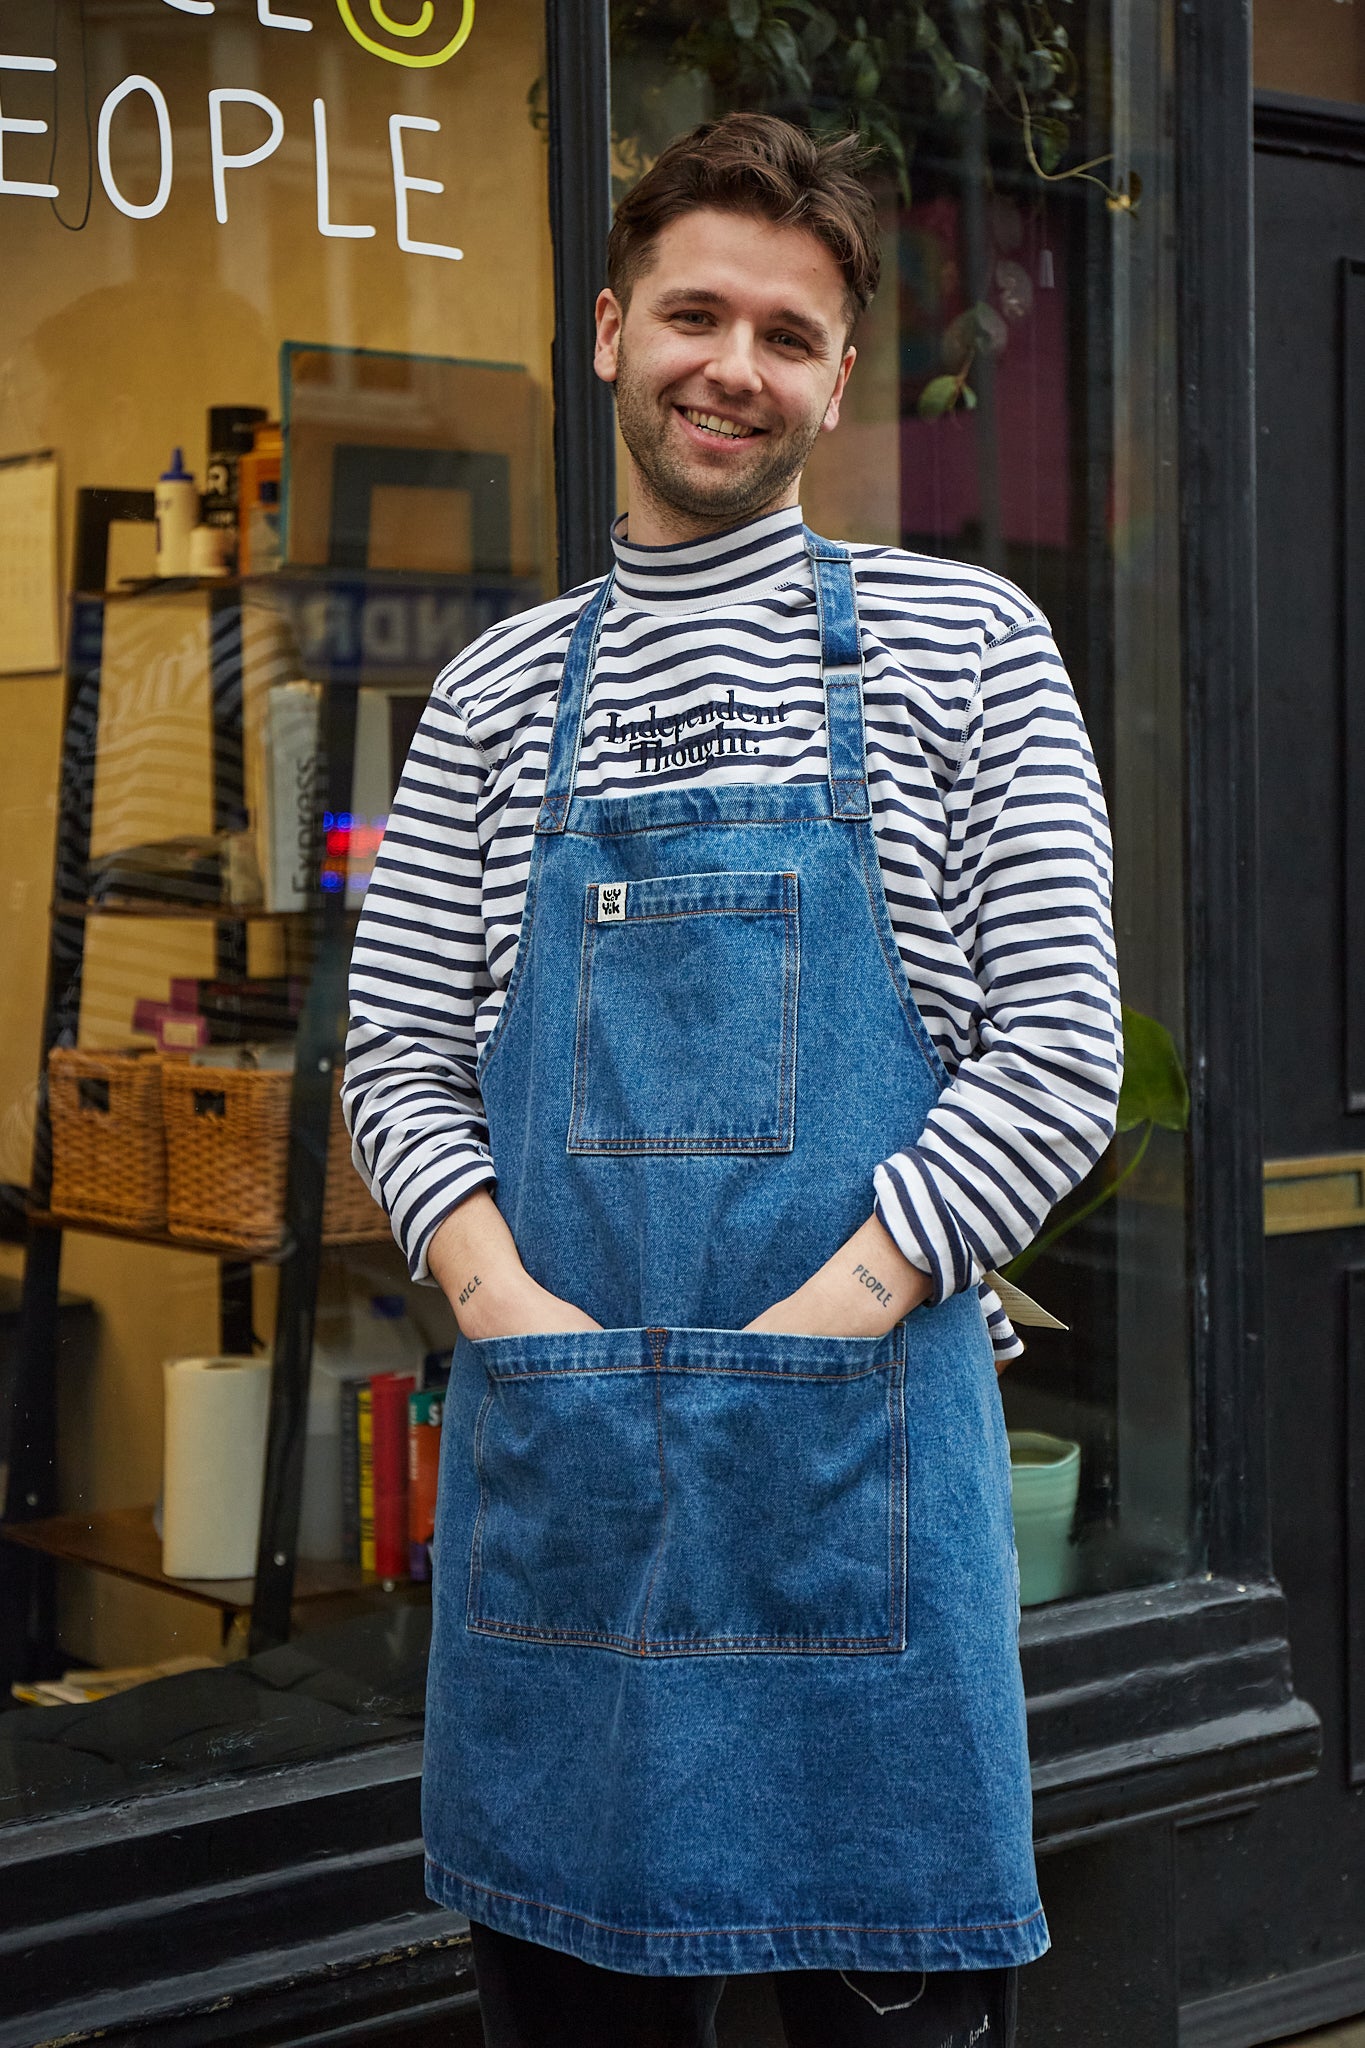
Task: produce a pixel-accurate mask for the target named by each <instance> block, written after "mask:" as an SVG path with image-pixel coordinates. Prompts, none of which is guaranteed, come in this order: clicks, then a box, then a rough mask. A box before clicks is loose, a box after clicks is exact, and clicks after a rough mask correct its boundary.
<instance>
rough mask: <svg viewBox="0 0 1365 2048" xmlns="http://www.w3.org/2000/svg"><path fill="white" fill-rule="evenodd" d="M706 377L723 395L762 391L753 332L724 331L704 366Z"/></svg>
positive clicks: (735, 329) (740, 328) (739, 329)
mask: <svg viewBox="0 0 1365 2048" xmlns="http://www.w3.org/2000/svg"><path fill="white" fill-rule="evenodd" d="M706 375H707V376H708V377H709V378H710V380H711V382H712V383H713V384H716V385H719V387H720V389H721V390H722V391H734V392H740V391H749V392H759V391H761V390H762V389H763V379H762V377H761V376H760V375H759V369H758V359H757V355H756V353H755V349H754V336H753V332H752V330H751V329H749V328H747V327H741V326H736V327H730V328H727V329H726V330H725V332H724V333H723V334H722V335H721V336H720V337H719V339H718V342H717V346H716V349H715V352H714V354H713V355H712V357H711V360H710V362H709V363H708V364H707V365H706Z"/></svg>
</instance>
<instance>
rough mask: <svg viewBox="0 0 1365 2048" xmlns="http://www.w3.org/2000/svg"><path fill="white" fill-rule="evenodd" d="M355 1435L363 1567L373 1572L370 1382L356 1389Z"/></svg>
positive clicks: (372, 1453)
mask: <svg viewBox="0 0 1365 2048" xmlns="http://www.w3.org/2000/svg"><path fill="white" fill-rule="evenodd" d="M355 1409H356V1416H355V1436H356V1464H357V1493H358V1497H359V1501H360V1514H359V1522H360V1569H361V1570H362V1571H363V1572H372V1571H373V1570H374V1568H375V1564H374V1403H373V1399H372V1393H371V1387H370V1382H369V1381H368V1380H364V1381H362V1382H361V1384H360V1386H358V1387H357V1388H356V1397H355Z"/></svg>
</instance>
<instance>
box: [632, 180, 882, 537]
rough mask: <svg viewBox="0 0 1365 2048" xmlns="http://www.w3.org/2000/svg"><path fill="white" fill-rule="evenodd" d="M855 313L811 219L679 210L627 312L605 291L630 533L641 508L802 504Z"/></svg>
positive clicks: (834, 401) (676, 512)
mask: <svg viewBox="0 0 1365 2048" xmlns="http://www.w3.org/2000/svg"><path fill="white" fill-rule="evenodd" d="M847 325H848V316H847V301H846V293H845V286H844V278H843V273H842V271H841V270H840V268H839V266H838V264H837V263H836V262H835V260H834V258H833V256H832V255H831V254H830V252H829V250H828V249H826V248H825V246H824V244H823V243H822V242H820V241H818V240H817V239H816V237H815V236H814V235H812V234H809V233H808V232H807V231H806V230H805V229H804V228H793V227H778V226H776V225H775V224H774V223H773V222H771V221H767V220H763V219H762V218H760V217H758V216H756V215H752V214H741V213H730V212H726V211H723V210H721V209H718V208H714V207H704V208H700V209H698V210H697V211H696V212H693V213H687V214H683V215H681V216H680V217H679V218H678V219H677V220H675V221H671V222H670V223H669V225H668V226H667V227H666V228H664V229H663V230H662V231H661V232H660V234H659V235H658V237H657V239H656V240H655V242H654V245H653V248H652V250H651V260H650V262H649V265H648V268H647V269H646V270H645V271H644V272H643V273H642V274H641V275H640V276H639V277H638V278H637V279H636V281H635V285H634V288H633V290H632V292H631V294H630V301H629V306H628V308H627V310H626V312H625V314H624V316H623V315H622V312H621V308H620V305H619V304H618V302H617V300H616V297H615V295H614V294H613V293H612V292H609V291H605V292H603V293H602V294H601V296H600V297H599V299H598V301H597V353H596V357H595V363H596V369H597V374H598V376H599V377H601V378H602V379H603V380H604V382H606V383H608V384H614V385H615V386H616V410H617V417H618V419H619V420H620V424H621V433H622V436H623V437H624V440H625V443H626V447H627V448H628V449H629V451H630V455H631V464H632V473H631V482H632V496H631V513H632V529H631V530H632V533H635V532H636V513H637V512H638V511H641V510H644V509H645V508H646V507H648V509H649V510H651V511H653V512H654V513H655V514H657V515H659V516H661V517H662V518H663V519H664V520H665V521H668V520H669V516H670V515H672V518H673V520H677V519H679V518H681V520H682V522H683V523H684V524H686V525H689V526H694V525H700V526H702V527H706V526H726V525H733V524H735V523H737V522H738V521H740V520H742V519H749V518H752V517H754V516H755V515H756V514H757V513H760V512H764V511H770V510H774V509H776V508H777V507H778V506H780V505H787V504H794V503H795V502H796V494H797V488H798V485H799V482H800V477H801V471H802V469H803V468H804V467H805V463H806V458H807V457H808V456H809V454H810V452H811V449H812V448H813V447H814V445H815V439H816V436H817V435H818V434H819V433H820V432H821V431H822V430H823V431H826V432H828V431H829V430H830V429H831V428H832V427H834V426H835V425H837V423H838V419H839V400H840V397H841V396H842V393H843V388H844V384H845V382H846V380H847V378H848V373H849V371H850V370H851V369H852V367H853V358H854V350H853V349H851V348H849V347H848V346H847V345H846V339H845V337H846V330H847ZM639 500H643V501H644V502H643V504H641V503H639V502H637V501H639ZM638 537H639V536H638V535H637V538H638Z"/></svg>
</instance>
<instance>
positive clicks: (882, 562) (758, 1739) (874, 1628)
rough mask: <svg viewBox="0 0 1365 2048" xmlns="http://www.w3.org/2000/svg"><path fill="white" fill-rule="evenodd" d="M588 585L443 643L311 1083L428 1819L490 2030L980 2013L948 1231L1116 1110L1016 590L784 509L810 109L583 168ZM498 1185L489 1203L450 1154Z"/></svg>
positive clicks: (996, 1226)
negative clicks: (355, 1308)
mask: <svg viewBox="0 0 1365 2048" xmlns="http://www.w3.org/2000/svg"><path fill="white" fill-rule="evenodd" d="M607 267H608V288H607V289H606V290H605V291H603V293H602V294H601V296H600V298H599V299H598V302H597V358H596V361H597V370H598V374H599V375H600V376H601V377H603V378H604V379H605V380H606V381H607V382H609V383H611V384H613V385H614V387H615V391H616V399H617V407H618V414H619V419H620V424H621V431H622V434H623V436H624V438H625V442H626V446H627V449H628V451H629V456H630V468H629V510H628V513H627V517H626V520H625V523H624V528H623V530H622V531H620V532H619V533H618V536H617V539H616V567H615V571H614V574H613V577H612V578H611V579H608V580H606V581H604V582H602V583H600V584H594V585H592V586H591V587H589V588H588V589H585V590H577V591H572V592H569V593H568V594H566V595H565V596H563V597H561V598H559V599H557V600H555V601H554V602H552V603H550V604H547V605H543V606H540V607H539V608H537V609H536V610H534V611H532V612H530V613H527V614H525V615H524V616H523V617H520V618H517V619H514V620H512V621H510V622H508V623H505V624H503V625H501V626H498V627H496V628H495V629H494V630H493V631H491V632H490V633H488V634H486V635H484V636H483V638H482V639H481V640H479V641H478V642H476V643H475V645H474V646H472V647H471V648H469V649H468V650H466V652H465V653H464V654H463V655H461V656H460V658H459V659H458V660H457V661H456V662H455V663H454V664H453V665H452V666H451V668H450V669H448V670H447V671H446V672H445V674H444V675H442V676H441V677H440V679H439V680H438V682H437V684H436V688H435V691H434V694H433V698H432V702H431V706H430V708H429V710H428V713H427V715H426V717H425V719H424V723H423V726H422V729H421V732H420V733H419V736H418V739H417V741H416V743H415V745H414V747H413V751H412V755H411V757H410V760H409V763H408V766H407V769H406V771H405V774H404V777H403V783H402V787H401V789H400V791H399V794H398V797H397V800H396V802H395V804H394V809H393V814H392V817H391V820H390V824H389V828H388V832H387V835H386V838H385V841H384V847H383V851H382V854H381V857H380V860H379V863H378V865H377V867H376V870H375V876H374V881H373V883H372V885H371V888H370V892H369V895H368V898H367V903H366V909H365V915H364V918H363V920H362V924H361V928H360V932H359V935H358V938H357V943H356V953H355V961H354V968H353V978H352V996H353V1023H352V1032H351V1041H350V1048H349V1066H348V1071H347V1083H346V1092H347V1107H348V1114H349V1116H350V1120H351V1126H352V1130H353V1133H354V1139H355V1146H356V1156H357V1160H358V1162H359V1163H360V1165H361V1167H362V1169H363V1170H364V1171H365V1172H366V1173H367V1175H368V1176H369V1177H370V1179H371V1181H372V1183H373V1185H374V1187H375V1190H376V1192H377V1193H378V1195H379V1196H380V1198H381V1199H382V1200H383V1201H384V1203H385V1205H386V1207H387V1208H388V1210H389V1213H390V1215H391V1217H392V1219H393V1223H394V1228H395V1232H396V1234H397V1236H398V1238H399V1240H400V1242H401V1243H402V1244H403V1246H404V1247H405V1249H406V1251H407V1254H408V1257H409V1260H410V1262H411V1267H412V1271H413V1273H414V1275H415V1276H416V1277H417V1278H419V1279H425V1278H430V1279H432V1280H434V1281H435V1282H436V1283H438V1284H439V1285H440V1286H442V1287H443V1288H444V1289H445V1292H446V1294H447V1295H448V1297H449V1299H450V1301H451V1303H452V1305H453V1306H454V1308H455V1312H456V1315H457V1317H458V1320H459V1323H460V1328H461V1332H462V1336H461V1341H460V1343H459V1345H458V1346H457V1349H456V1355H455V1362H454V1369H453V1374H452V1382H451V1395H450V1400H449V1403H448V1407H447V1425H446V1436H445V1443H444V1447H443V1468H442V1474H441V1502H440V1522H439V1528H438V1533H437V1540H436V1565H435V1589H434V1590H435V1628H434V1638H433V1645H432V1654H431V1668H430V1682H429V1694H428V1719H427V1750H426V1771H425V1778H424V1791H423V1823H424V1833H425V1837H426V1846H427V1854H428V1883H429V1889H430V1891H431V1894H432V1896H433V1897H434V1898H436V1899H439V1900H440V1901H442V1902H443V1903H445V1904H446V1905H448V1906H451V1907H456V1908H459V1909H462V1910H464V1911H465V1912H467V1913H468V1915H469V1917H470V1920H471V1922H472V1924H473V1927H474V1953H475V1962H476V1967H477V1970H478V1975H479V1983H480V1990H481V1997H482V2006H483V2013H484V2024H485V2028H486V2030H487V2037H488V2040H489V2041H490V2043H493V2044H497V2048H529V2044H533V2043H534V2044H543V2043H545V2044H547V2043H551V2042H554V2043H570V2042H573V2043H578V2042H582V2043H589V2042H592V2043H597V2044H602V2043H611V2044H618V2043H619V2044H621V2048H634V2044H644V2043H656V2042H658V2043H664V2042H667V2043H679V2044H682V2043H687V2044H703V2043H706V2042H709V2041H712V2040H713V2039H714V2034H713V2018H714V2012H715V2008H716V2004H717V2001H718V1999H719V1996H720V1992H721V1989H722V1987H723V1983H724V1979H725V1975H726V1973H727V1972H733V1971H739V1972H746V1971H760V1970H762V1971H774V1972H777V1973H778V1975H777V1978H776V1982H777V1987H778V1995H779V2001H780V2004H781V2006H782V2011H783V2018H784V2024H785V2027H786V2030H787V2035H788V2040H789V2042H790V2043H791V2044H792V2048H817V2044H818V2048H831V2044H845V2043H847V2044H859V2043H864V2042H867V2043H882V2044H884V2048H917V2044H929V2043H932V2044H933V2048H946V2044H948V2043H952V2044H953V2048H959V2044H965V2043H967V2042H969V2041H971V2042H975V2041H985V2042H987V2043H989V2042H990V2041H992V2040H996V2039H999V2040H1001V2041H1005V2040H1008V2039H1009V2038H1010V2034H1011V2030H1012V2021H1011V2017H1010V2015H1011V2013H1012V2009H1013V1973H1014V1968H1015V1966H1016V1965H1018V1964H1020V1963H1022V1962H1026V1961H1029V1960H1031V1959H1032V1958H1034V1957H1036V1956H1037V1955H1039V1954H1040V1953H1041V1952H1042V1950H1043V1949H1044V1948H1045V1947H1046V1944H1047V1935H1046V1929H1045V1926H1044V1922H1043V1917H1042V1908H1041V1906H1040V1904H1039V1901H1038V1896H1037V1891H1036V1885H1035V1879H1034V1871H1033V1863H1032V1853H1031V1843H1030V1808H1029V1788H1028V1764H1027V1756H1026V1751H1025V1734H1024V1713H1023V1698H1022V1690H1021V1686H1020V1679H1019V1668H1018V1654H1017V1619H1018V1609H1017V1604H1016V1580H1015V1576H1014V1569H1013V1559H1012V1542H1011V1525H1010V1506H1009V1466H1008V1451H1007V1446H1006V1442H1005V1436H1004V1428H1003V1422H1002V1418H1001V1411H1000V1402H999V1395H998V1392H997V1389H996V1379H995V1373H994V1371H993V1370H992V1350H993V1349H994V1358H995V1361H996V1363H997V1364H998V1363H1000V1362H1003V1360H1004V1359H1006V1358H1008V1357H1009V1356H1011V1355H1013V1354H1014V1352H1016V1351H1017V1350H1018V1349H1019V1348H1020V1347H1019V1345H1018V1342H1017V1339H1016V1338H1015V1337H1014V1334H1013V1332H1012V1330H1011V1329H1010V1327H1009V1325H1008V1322H1007V1321H1006V1319H1005V1316H1004V1314H1003V1311H1002V1310H1001V1309H1000V1306H999V1303H998V1301H997V1300H996V1298H995V1296H994V1295H993V1294H991V1293H990V1292H989V1290H988V1289H985V1290H984V1292H983V1275H984V1274H985V1273H987V1272H988V1271H989V1270H990V1269H991V1268H992V1267H993V1266H994V1265H996V1264H997V1263H999V1262H1001V1261H1003V1260H1005V1259H1007V1258H1008V1257H1010V1256H1011V1255H1012V1254H1013V1253H1015V1252H1016V1251H1018V1250H1019V1249H1020V1248H1021V1247H1022V1246H1023V1245H1024V1244H1025V1243H1026V1242H1028V1241H1029V1239H1031V1238H1032V1237H1033V1236H1034V1234H1035V1233H1036V1231H1037V1229H1038V1227H1039V1225H1040V1223H1041V1221H1042V1219H1043V1218H1044V1216H1045V1215H1046V1214H1047V1212H1048V1210H1049V1208H1050V1207H1051V1205H1052V1204H1053V1203H1054V1202H1055V1201H1056V1200H1057V1198H1058V1197H1059V1196H1060V1195H1061V1194H1062V1193H1063V1192H1064V1191H1065V1189H1067V1188H1068V1187H1069V1186H1071V1185H1072V1184H1073V1183H1074V1182H1075V1181H1076V1180H1077V1179H1079V1178H1080V1176H1081V1175H1082V1174H1083V1173H1084V1172H1085V1171H1086V1170H1087V1168H1088V1167H1089V1166H1090V1165H1092V1164H1093V1162H1094V1161H1095V1160H1096V1159H1097V1158H1098V1157H1099V1155H1100V1153H1101V1152H1102V1150H1103V1148H1104V1146H1105V1145H1106V1144H1107V1142H1108V1140H1109V1137H1110V1135H1111V1133H1112V1128H1113V1118H1114V1107H1115V1102H1116V1098H1117V1091H1118V1081H1119V1069H1120V1036H1119V1022H1118V1004H1117V990H1116V986H1115V977H1114V967H1113V947H1112V936H1111V932H1110V929H1109V923H1108V896H1109V869H1108V840H1107V832H1106V826H1105V819H1104V808H1103V800H1102V797H1101V793H1100V789H1099V785H1098V781H1097V778H1096V775H1095V770H1094V766H1093V763H1092V760H1091V757H1090V752H1089V748H1088V746H1087V743H1086V739H1085V733H1084V728H1083V727H1082V725H1081V722H1080V718H1079V714H1078V712H1077V709H1076V706H1075V701H1074V698H1073V697H1072V694H1071V691H1070V688H1069V685H1068V683H1067V681H1066V677H1065V675H1064V673H1063V671H1062V668H1061V665H1060V662H1059V660H1058V657H1057V655H1056V651H1055V649H1054V648H1053V645H1052V642H1051V639H1050V637H1049V634H1048V630H1047V627H1046V625H1045V623H1044V621H1043V620H1042V619H1041V618H1040V617H1039V615H1038V613H1037V611H1036V610H1035V609H1034V607H1033V606H1032V605H1031V604H1030V603H1029V601H1028V600H1027V599H1026V598H1025V597H1024V596H1022V595H1021V593H1020V592H1019V591H1018V590H1016V589H1014V588H1013V587H1012V586H1011V585H1009V584H1007V583H1005V582H1003V581H1002V580H1001V579H999V578H998V577H995V576H992V575H988V574H986V573H985V572H983V571H980V570H976V569H972V568H966V567H963V566H961V565H959V564H955V563H947V562H934V561H929V560H926V559H923V558H920V557H915V556H910V555H905V554H902V553H900V552H898V551H897V550H894V549H889V548H875V547H857V548H853V549H848V550H846V549H843V548H840V547H839V546H837V545H836V544H834V543H831V542H828V541H822V540H819V539H817V538H816V537H815V536H813V535H809V534H807V533H806V531H805V529H804V528H803V526H802V523H801V515H800V510H799V505H798V491H799V485H800V479H801V472H802V468H803V466H804V464H805V461H806V459H807V457H808V455H809V454H810V451H811V449H812V447H813V446H814V444H815V441H816V438H817V436H818V435H819V434H820V433H821V432H829V431H832V430H833V429H834V428H835V427H836V425H837V423H838V417H839V406H840V400H841V398H842V395H843V391H844V387H845V384H846V382H847V379H848V377H849V374H850V372H851V371H852V370H853V366H854V359H855V353H856V352H855V349H854V346H853V342H852V339H851V335H852V332H853V329H854V324H855V321H856V318H857V315H858V313H859V312H860V311H861V310H863V309H864V308H865V307H866V305H867V303H868V301H869V299H870V298H871V296H872V292H873V290H874V288H875V285H876V281H877V269H878V256H877V247H876V229H875V220H874V215H873V209H872V204H871V201H870V199H869V197H868V194H867V192H866V190H865V188H864V186H863V184H862V182H861V180H860V176H859V161H858V151H857V146H856V144H855V143H854V142H853V141H852V140H851V139H850V138H843V139H840V140H837V141H833V142H824V143H821V144H816V143H815V142H813V141H812V140H811V139H810V138H809V137H807V136H805V135H803V134H802V133H800V132H799V131H798V130H796V129H794V128H792V127H790V126H788V125H787V124H785V123H782V122H779V121H775V120H772V119H769V118H766V117H761V116H756V115H733V116H731V117H729V118H728V119H726V120H723V121H721V122H718V123H716V124H715V125H713V126H710V127H705V128H701V129H698V130H697V131H696V132H695V133H694V134H692V135H690V136H688V137H686V138H684V139H683V140H682V141H680V142H678V143H676V144H674V145H673V146H672V147H671V148H670V149H669V150H668V151H666V152H665V154H664V155H663V157H661V158H660V160H659V162H658V163H657V164H656V165H655V166H654V168H653V169H652V170H651V171H650V172H649V173H648V174H647V176H646V177H645V178H644V179H643V180H642V181H641V183H640V184H639V185H638V186H637V187H636V188H635V189H634V191H633V192H632V193H631V194H630V195H629V197H628V198H627V199H626V200H625V201H624V202H623V204H622V206H621V208H620V209H619V211H618V213H617V217H616V222H615V225H614V228H613V231H612V236H611V241H610V244H609V248H608V266H607ZM495 1189H496V1193H495V1192H494V1191H495Z"/></svg>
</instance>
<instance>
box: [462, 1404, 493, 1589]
mask: <svg viewBox="0 0 1365 2048" xmlns="http://www.w3.org/2000/svg"><path fill="white" fill-rule="evenodd" d="M492 1405H493V1387H492V1385H491V1383H490V1385H489V1386H488V1388H487V1390H486V1392H485V1394H484V1397H483V1400H482V1402H481V1403H480V1406H479V1413H478V1418H477V1420H476V1422H475V1424H474V1470H475V1472H476V1473H477V1475H478V1480H479V1507H478V1512H477V1514H476V1515H475V1517H474V1535H473V1538H472V1540H471V1543H470V1547H469V1589H468V1593H467V1595H466V1600H465V1622H466V1625H467V1626H468V1627H470V1628H474V1627H476V1626H477V1616H478V1607H479V1593H480V1589H481V1587H482V1582H483V1525H484V1519H485V1517H486V1515H487V1512H488V1480H487V1478H486V1476H485V1473H484V1467H483V1432H484V1425H485V1423H486V1421H487V1419H488V1411H489V1409H490V1408H491V1407H492Z"/></svg>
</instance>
